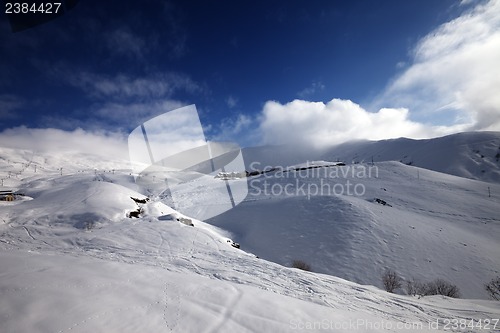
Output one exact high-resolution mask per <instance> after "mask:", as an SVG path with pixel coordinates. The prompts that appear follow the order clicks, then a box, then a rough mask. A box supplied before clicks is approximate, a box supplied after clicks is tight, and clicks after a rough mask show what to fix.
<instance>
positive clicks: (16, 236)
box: [0, 133, 500, 332]
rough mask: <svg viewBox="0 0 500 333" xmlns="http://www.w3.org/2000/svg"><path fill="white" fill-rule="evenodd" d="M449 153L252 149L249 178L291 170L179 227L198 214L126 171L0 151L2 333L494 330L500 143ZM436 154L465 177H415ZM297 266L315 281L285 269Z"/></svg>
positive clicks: (453, 145)
mask: <svg viewBox="0 0 500 333" xmlns="http://www.w3.org/2000/svg"><path fill="white" fill-rule="evenodd" d="M457 137H458V138H460V140H459V139H454V140H451V139H449V137H448V138H442V139H435V140H437V141H436V142H440V143H439V144H434V146H433V147H439V149H440V150H441V153H439V152H434V150H431V151H429V152H428V154H427V155H426V153H425V152H422V153H418V150H417V148H415V147H416V144H415V143H414V141H408V140H403V139H399V140H392V141H384V142H379V143H366V142H365V143H351V144H345V145H342V146H339V147H335V148H332V150H331V151H328V152H324V151H323V152H321V154H323V155H315V154H317V153H318V152H309V153H308V152H306V153H303V154H304V155H300V156H295V157H293V156H291V154H288V153H286V152H285V153H283V155H281V156H279V155H277V154H275V153H272V151H273V150H274V149H275V148H273V147H270V148H269V147H268V148H265V149H257V148H253V149H249V150H247V152H248V153H247V154H246V156H245V162H246V163H247V165H250V164H251V162H256V161H259V162H261V163H260V164H254V167H257V165H259V166H261V167H262V166H266V165H275V166H283V168H284V169H275V170H273V171H269V170H268V171H269V172H266V173H264V174H259V175H254V176H250V177H248V178H247V179H237V180H234V181H246V182H248V186H249V194H248V196H247V198H246V199H245V200H244V201H243V202H242V203H241V204H240V205H238V206H237V207H236V208H234V209H232V210H230V211H228V212H226V213H224V214H222V215H219V216H216V217H214V218H212V219H210V220H208V221H199V220H196V219H195V218H193V217H192V216H190V215H189V214H188V212H189V211H190V209H193V210H195V209H200V207H189V204H187V205H186V206H185V210H183V212H182V213H181V212H178V211H175V210H174V209H172V208H171V207H169V206H167V205H166V204H165V202H164V201H163V199H162V198H159V197H155V196H151V197H150V198H149V200H145V199H146V194H150V193H152V192H151V191H150V189H148V188H147V185H144V184H143V185H142V186H139V185H138V184H136V183H135V182H134V177H133V175H132V174H131V170H130V168H129V166H128V165H127V162H126V161H125V162H124V161H108V160H106V159H103V158H100V157H95V156H88V155H87V156H82V155H79V154H78V153H72V154H71V155H67V154H57V153H53V154H39V153H36V152H31V151H27V150H26V151H23V150H13V149H8V148H0V179H2V184H1V190H3V191H10V190H12V191H14V192H16V193H18V194H19V195H17V196H16V200H15V201H5V202H2V201H0V267H1V269H0V295H1V297H0V323H1V325H0V327H1V328H0V331H1V332H89V331H94V332H139V331H140V332H234V331H237V332H289V331H321V330H338V331H345V332H347V331H353V330H354V331H370V332H372V331H394V332H395V331H406V330H414V331H419V332H426V331H427V332H436V331H450V330H452V328H453V327H454V326H453V324H454V323H455V321H457V322H459V321H460V320H461V321H462V322H463V323H467V325H469V326H466V325H465V326H463V327H462V328H463V329H460V328H457V329H455V331H461V332H463V331H469V332H475V331H481V329H480V328H481V327H480V325H483V327H482V328H483V329H484V328H485V326H484V324H485V320H489V322H490V324H489V328H490V329H489V331H500V323H498V322H495V321H494V319H496V318H499V316H500V303H498V302H493V301H488V300H484V299H486V298H487V295H486V294H485V292H484V289H483V285H484V283H486V282H488V281H489V280H490V279H491V278H493V277H496V276H498V275H500V259H499V258H500V256H499V255H498V254H499V246H498V239H499V238H500V237H499V236H500V215H499V211H498V203H499V201H500V185H498V184H497V183H496V181H497V180H496V178H494V177H493V176H491V178H484V177H486V175H494V174H495V173H496V172H497V170H498V168H497V167H496V166H495V165H494V163H493V162H492V161H494V155H493V160H492V158H491V157H490V155H491V154H492V152H493V150H494V147H495V146H494V145H495V144H496V143H498V141H495V140H498V138H499V137H500V134H498V133H474V134H462V135H459V136H457ZM495 137H496V139H495ZM484 138H486V139H484ZM440 140H441V141H440ZM443 140H444V141H443ZM417 142H419V141H417ZM429 142H430V141H429ZM446 142H448V144H447V143H446ZM457 142H461V144H460V145H459V144H458V143H457ZM406 143H409V144H408V146H407V147H406V148H405V144H406ZM349 145H354V146H356V145H359V146H356V147H362V145H371V146H370V147H372V148H371V149H369V148H368V147H365V148H362V149H361V148H359V150H357V151H355V152H354V151H351V152H350V151H349V149H348V148H347V147H349ZM374 145H375V146H377V147H378V148H377V149H378V150H377V151H376V152H375V154H374V152H373V151H374V148H373V147H374ZM386 146H387V147H386ZM460 147H462V148H460ZM340 148H342V150H341V149H340ZM436 149H437V148H436ZM476 151H479V153H477V152H476ZM334 152H337V153H334ZM390 153H394V156H396V157H395V158H393V159H394V160H395V161H390V159H392V158H391V156H392V155H390ZM445 153H449V155H447V156H448V157H447V158H450V161H455V162H454V163H456V165H458V166H459V167H458V168H457V169H449V170H446V169H440V170H439V171H441V172H437V171H435V170H437V169H439V167H442V168H445V167H446V163H445V162H444V161H442V160H439V161H435V164H432V165H431V164H428V165H424V164H422V163H430V162H433V161H434V158H439V157H441V158H442V157H443V156H444V154H445ZM400 154H403V155H401V156H400ZM475 154H484V157H483V158H481V157H478V156H477V155H475ZM351 155H352V157H353V156H357V159H355V158H352V159H351ZM372 155H374V163H373V164H372V163H371V156H372ZM405 155H406V156H411V158H409V157H407V158H406V159H403V156H405ZM266 156H267V158H268V159H267V160H266V159H265V157H266ZM309 156H310V158H311V159H309ZM317 156H323V158H322V159H321V158H319V157H317ZM376 156H378V157H379V158H377V157H376ZM382 156H383V158H382ZM426 156H427V157H426ZM271 158H274V159H275V161H276V163H272V164H271V162H274V161H272V160H271ZM478 158H479V159H478ZM313 159H315V160H316V161H315V162H308V161H307V160H310V161H312V160H313ZM401 159H403V163H400V162H399V161H400V160H401ZM337 160H340V161H343V162H345V163H346V165H341V164H340V165H339V163H336V162H337ZM476 160H477V162H478V163H482V164H480V168H484V169H485V170H486V171H485V172H484V173H483V172H480V173H478V174H477V173H475V172H472V171H471V170H472V169H471V168H470V166H472V165H473V164H471V163H472V162H470V161H476ZM280 161H281V162H280ZM486 161H487V162H486ZM351 162H356V163H357V164H351ZM358 162H359V163H358ZM366 162H369V163H366ZM409 162H413V163H412V165H407V164H405V163H409ZM438 162H439V163H438ZM416 165H418V166H419V167H416ZM424 167H425V168H424ZM430 169H432V170H430ZM433 170H434V171H433ZM450 170H452V171H453V170H458V171H460V172H465V171H467V172H468V173H469V174H461V175H462V176H466V177H469V178H481V179H483V180H485V179H490V182H485V181H480V180H474V179H466V178H463V177H457V176H454V175H450V174H445V173H442V172H443V171H448V173H453V172H452V171H450ZM464 170H465V171H464ZM247 171H251V169H250V168H249V169H248V170H247ZM455 173H456V172H455ZM488 177H490V176H488ZM221 181H223V180H221ZM224 181H227V180H224ZM229 181H231V180H229ZM348 183H349V184H350V185H348ZM188 188H189V189H190V193H189V195H190V196H191V197H195V196H208V195H207V194H209V193H210V189H207V188H204V187H203V186H189V187H188ZM341 190H342V191H344V192H343V193H340V191H341ZM321 191H322V192H321ZM349 191H350V192H349ZM21 194H22V195H21ZM187 198H189V196H187ZM134 199H135V200H134ZM377 199H378V200H377ZM187 203H189V200H187ZM206 204H207V205H210V201H208V202H207V203H206ZM131 212H139V214H138V215H139V218H129V217H127V216H130V214H131ZM236 243H239V245H240V246H241V248H240V249H238V248H237V245H236ZM294 259H300V260H303V261H306V262H307V263H309V264H310V265H311V267H312V270H313V272H305V271H301V270H298V269H294V268H289V267H288V266H290V262H291V260H294ZM386 268H392V269H394V270H396V271H397V272H398V273H399V274H400V275H401V276H402V277H403V278H405V279H407V280H409V279H411V278H415V279H418V280H420V281H428V280H432V279H435V278H443V279H445V280H448V281H450V282H452V283H454V284H456V285H457V286H458V287H459V288H460V291H461V293H462V296H463V297H464V299H451V298H447V297H443V296H425V297H423V298H419V297H414V296H407V295H398V294H389V293H386V292H385V291H382V290H381V289H380V288H381V287H382V285H381V274H382V272H383V271H384V270H385V269H386ZM324 273H327V274H324ZM346 279H347V280H350V281H347V280H346ZM358 283H361V284H358ZM369 285H373V286H369ZM398 292H399V293H400V294H404V291H403V290H399V291H398ZM468 298H474V299H476V300H472V299H468ZM478 298H479V299H480V298H483V300H478ZM471 320H472V321H471ZM480 320H481V322H480ZM480 323H481V324H480ZM471 324H474V325H475V326H471Z"/></svg>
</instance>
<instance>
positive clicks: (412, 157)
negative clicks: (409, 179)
mask: <svg viewBox="0 0 500 333" xmlns="http://www.w3.org/2000/svg"><path fill="white" fill-rule="evenodd" d="M322 157H323V158H325V159H329V160H336V159H340V160H343V161H346V162H347V163H354V162H365V163H368V162H371V161H372V159H373V161H375V162H378V161H400V162H402V163H405V164H411V165H414V166H419V167H421V168H425V169H430V170H434V171H439V172H443V173H448V174H451V175H455V176H460V177H465V178H471V179H478V180H483V181H489V182H496V183H500V133H499V132H466V133H458V134H452V135H448V136H445V137H441V138H434V139H427V140H412V139H405V138H401V139H393V140H382V141H359V142H348V143H345V144H342V145H339V146H336V147H333V148H331V149H329V151H328V152H326V153H324V154H323V156H322Z"/></svg>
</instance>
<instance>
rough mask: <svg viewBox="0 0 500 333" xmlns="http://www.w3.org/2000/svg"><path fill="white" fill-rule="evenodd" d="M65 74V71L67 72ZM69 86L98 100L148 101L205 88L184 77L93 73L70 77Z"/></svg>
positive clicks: (180, 75) (201, 90)
mask: <svg viewBox="0 0 500 333" xmlns="http://www.w3.org/2000/svg"><path fill="white" fill-rule="evenodd" d="M63 71H64V70H63ZM64 77H66V78H67V80H68V81H69V83H71V84H72V85H74V86H75V87H78V88H81V89H83V90H84V91H85V92H87V93H88V94H89V95H91V96H95V97H98V98H106V99H109V98H113V99H116V100H123V99H124V98H131V99H132V98H133V99H147V98H165V97H170V96H172V95H173V94H174V93H176V92H178V91H186V92H188V93H202V92H203V91H204V88H203V87H202V86H200V85H199V84H197V83H196V82H194V81H193V80H191V78H190V77H189V76H187V75H184V74H177V73H165V74H154V75H149V76H145V77H133V76H130V75H124V74H120V75H116V76H105V75H100V74H95V73H89V72H80V73H76V74H73V73H72V74H69V73H68V74H67V75H65V76H64Z"/></svg>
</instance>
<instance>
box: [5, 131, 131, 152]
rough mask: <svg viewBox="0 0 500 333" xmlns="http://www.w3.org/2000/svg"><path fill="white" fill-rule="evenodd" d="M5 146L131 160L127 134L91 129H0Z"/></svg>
mask: <svg viewBox="0 0 500 333" xmlns="http://www.w3.org/2000/svg"><path fill="white" fill-rule="evenodd" d="M0 142H2V146H4V147H9V148H17V149H28V150H32V151H36V152H52V153H64V152H78V153H81V154H92V155H98V156H103V157H107V158H116V159H122V160H127V159H128V149H127V141H126V135H124V134H121V133H111V132H102V131H101V132H98V131H96V132H90V131H85V130H82V129H76V130H74V131H64V130H60V129H54V128H44V129H39V128H27V127H24V126H23V127H16V128H11V129H6V130H4V131H2V132H0Z"/></svg>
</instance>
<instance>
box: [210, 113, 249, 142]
mask: <svg viewBox="0 0 500 333" xmlns="http://www.w3.org/2000/svg"><path fill="white" fill-rule="evenodd" d="M255 125H256V122H255V120H254V119H253V118H251V117H250V116H248V115H245V114H242V113H240V114H238V115H237V116H236V117H231V118H225V119H223V120H222V121H221V123H220V124H219V125H217V126H216V127H215V128H214V129H213V130H214V131H216V133H215V135H213V136H212V137H210V140H212V141H235V142H238V143H240V144H241V145H243V146H247V145H251V144H252V143H253V144H255V140H256V138H255V137H254V136H255V133H254V132H252V131H250V129H251V128H253V127H255Z"/></svg>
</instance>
